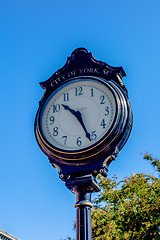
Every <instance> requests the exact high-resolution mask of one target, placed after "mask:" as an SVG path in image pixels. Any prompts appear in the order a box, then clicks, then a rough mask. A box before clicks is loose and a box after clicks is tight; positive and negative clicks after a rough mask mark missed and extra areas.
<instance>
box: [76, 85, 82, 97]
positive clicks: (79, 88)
mask: <svg viewBox="0 0 160 240" xmlns="http://www.w3.org/2000/svg"><path fill="white" fill-rule="evenodd" d="M75 95H76V96H81V95H83V88H82V87H78V88H75Z"/></svg>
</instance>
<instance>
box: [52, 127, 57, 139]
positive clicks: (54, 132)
mask: <svg viewBox="0 0 160 240" xmlns="http://www.w3.org/2000/svg"><path fill="white" fill-rule="evenodd" d="M57 135H58V127H55V128H53V136H55V137H56V136H57Z"/></svg>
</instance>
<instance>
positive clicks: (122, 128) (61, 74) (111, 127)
mask: <svg viewBox="0 0 160 240" xmlns="http://www.w3.org/2000/svg"><path fill="white" fill-rule="evenodd" d="M124 76H125V72H124V70H123V68H122V67H111V66H109V65H108V64H106V63H105V62H102V61H98V60H96V59H95V58H94V57H93V55H92V54H91V53H89V52H88V51H87V50H86V49H85V48H78V49H76V50H74V51H73V53H72V55H71V57H69V58H68V59H67V62H66V64H65V65H64V66H63V67H62V68H61V69H59V70H58V71H57V72H55V73H54V74H53V75H52V76H51V77H50V78H49V79H48V80H46V81H44V82H41V83H40V85H41V87H42V88H43V89H44V90H45V93H44V95H43V97H42V99H41V101H40V105H39V109H38V111H37V115H36V119H35V136H36V140H37V142H38V145H39V147H40V148H41V150H42V151H43V152H44V154H45V155H47V157H48V158H49V161H50V163H51V164H52V166H53V167H55V168H57V169H58V171H59V177H60V179H61V180H63V181H64V182H65V185H66V187H67V188H68V189H69V190H70V191H72V192H73V193H75V194H76V204H75V207H76V211H77V221H76V229H77V240H91V239H92V225H91V208H92V203H91V194H92V193H93V192H98V191H100V187H99V185H98V183H97V181H96V176H97V175H98V174H99V173H100V174H101V175H103V176H105V177H106V176H107V171H108V166H109V164H110V163H111V162H112V160H114V159H115V158H116V157H117V155H118V153H119V151H120V150H121V149H122V148H123V146H124V145H125V143H126V141H127V139H128V137H129V135H130V132H131V129H132V122H133V117H132V109H131V106H130V103H129V100H128V92H127V89H126V87H125V85H124V83H123V82H122V78H123V77H124ZM92 108H93V109H96V110H95V111H91V109H92ZM65 118H66V119H67V120H66V119H65ZM93 119H94V120H95V119H96V120H95V122H94V124H93V123H92V122H93ZM91 125H92V126H91ZM73 129H74V130H75V131H74V132H73Z"/></svg>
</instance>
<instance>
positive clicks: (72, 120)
mask: <svg viewBox="0 0 160 240" xmlns="http://www.w3.org/2000/svg"><path fill="white" fill-rule="evenodd" d="M116 109H117V104H116V101H115V96H114V94H113V92H112V90H111V88H110V87H109V86H108V84H107V83H103V82H101V81H97V80H96V79H94V78H90V77H84V78H77V79H74V80H70V81H69V82H66V83H64V84H63V85H62V86H60V87H59V88H58V89H56V90H55V91H54V92H53V93H52V94H51V95H50V96H49V97H48V98H47V100H46V101H45V103H44V105H43V107H42V109H41V112H40V129H41V132H42V134H43V137H44V138H45V139H46V140H47V142H48V143H49V144H50V145H51V146H53V147H56V148H58V149H60V150H64V151H80V150H84V149H86V148H89V147H91V146H92V145H95V144H96V143H98V142H100V140H101V139H102V138H103V137H104V136H105V135H106V134H107V133H108V132H109V130H110V129H111V126H112V125H113V123H114V119H115V116H116Z"/></svg>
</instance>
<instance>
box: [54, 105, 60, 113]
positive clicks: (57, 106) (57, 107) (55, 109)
mask: <svg viewBox="0 0 160 240" xmlns="http://www.w3.org/2000/svg"><path fill="white" fill-rule="evenodd" d="M59 110H60V104H56V105H53V113H55V112H59Z"/></svg>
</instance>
